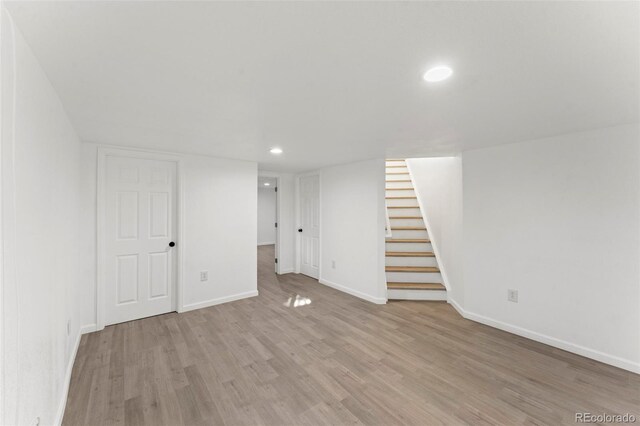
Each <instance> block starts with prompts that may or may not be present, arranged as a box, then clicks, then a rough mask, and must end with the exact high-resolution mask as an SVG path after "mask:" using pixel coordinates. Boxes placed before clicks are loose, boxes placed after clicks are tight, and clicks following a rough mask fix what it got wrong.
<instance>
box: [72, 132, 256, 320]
mask: <svg viewBox="0 0 640 426" xmlns="http://www.w3.org/2000/svg"><path fill="white" fill-rule="evenodd" d="M82 145H83V147H82V159H81V162H82V169H81V170H82V180H83V184H82V198H83V199H82V205H83V211H84V214H83V220H82V235H83V238H84V240H83V241H82V243H81V244H82V247H83V254H82V261H83V268H82V274H83V276H82V278H83V280H82V282H83V286H84V287H83V300H90V301H93V303H86V304H84V306H83V314H82V315H83V316H82V320H83V324H84V326H85V329H87V330H90V329H91V327H94V328H95V324H96V309H95V306H96V241H95V235H96V223H95V217H96V197H97V194H96V181H97V168H96V165H97V149H98V145H96V144H91V143H83V144H82ZM173 155H174V156H175V157H176V158H178V159H179V160H180V168H181V190H182V194H183V200H184V201H183V206H182V207H183V213H184V216H183V218H182V220H181V221H182V223H183V224H184V228H183V231H184V234H183V235H182V236H181V238H180V239H179V240H178V241H177V244H182V249H183V252H182V253H183V270H182V274H181V275H182V279H183V293H182V294H183V300H182V307H181V308H180V307H179V309H181V310H183V311H186V310H192V309H199V308H203V307H207V306H211V305H215V304H218V303H223V302H228V301H231V300H236V299H239V298H244V297H251V296H255V295H257V252H256V235H257V232H258V231H257V229H258V228H257V198H258V193H257V191H258V189H257V185H256V182H257V179H258V170H257V163H254V162H249V161H236V160H227V159H219V158H213V157H206V156H193V155H182V154H173ZM201 271H208V272H209V280H208V281H200V272H201Z"/></svg>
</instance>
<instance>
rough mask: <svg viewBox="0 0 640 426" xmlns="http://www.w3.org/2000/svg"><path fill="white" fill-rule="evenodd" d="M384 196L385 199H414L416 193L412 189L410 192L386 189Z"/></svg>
mask: <svg viewBox="0 0 640 426" xmlns="http://www.w3.org/2000/svg"><path fill="white" fill-rule="evenodd" d="M386 196H387V197H415V196H416V193H415V191H414V190H413V189H412V190H411V191H405V190H402V191H399V190H396V189H387V190H386Z"/></svg>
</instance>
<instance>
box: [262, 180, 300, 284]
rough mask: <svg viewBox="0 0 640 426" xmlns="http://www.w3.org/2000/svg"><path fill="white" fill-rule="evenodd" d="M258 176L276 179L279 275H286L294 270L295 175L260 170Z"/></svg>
mask: <svg viewBox="0 0 640 426" xmlns="http://www.w3.org/2000/svg"><path fill="white" fill-rule="evenodd" d="M259 174H260V176H265V177H275V178H278V192H277V199H278V203H279V211H278V215H279V218H278V229H277V231H276V232H278V233H279V239H278V247H277V250H278V253H276V256H277V257H278V265H279V273H280V274H288V273H291V272H294V270H295V250H296V247H295V243H296V235H297V231H296V230H297V226H296V220H295V203H296V199H295V192H296V186H295V181H296V178H295V175H293V174H292V173H280V172H272V171H266V170H260V172H259Z"/></svg>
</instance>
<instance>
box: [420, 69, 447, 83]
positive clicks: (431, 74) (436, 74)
mask: <svg viewBox="0 0 640 426" xmlns="http://www.w3.org/2000/svg"><path fill="white" fill-rule="evenodd" d="M451 74H453V70H452V69H451V68H449V67H447V66H444V65H441V66H438V67H433V68H431V69H430V70H429V71H427V72H425V73H424V75H423V76H422V78H424V79H425V81H428V82H429V83H435V82H438V81H442V80H446V79H447V78H449V77H451Z"/></svg>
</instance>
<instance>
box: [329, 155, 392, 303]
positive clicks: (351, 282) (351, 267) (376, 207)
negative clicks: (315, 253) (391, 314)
mask: <svg viewBox="0 0 640 426" xmlns="http://www.w3.org/2000/svg"><path fill="white" fill-rule="evenodd" d="M384 172H385V169H384V160H370V161H361V162H357V163H350V164H344V165H340V166H335V167H327V168H324V169H321V170H320V279H319V281H320V282H321V283H323V284H326V285H329V286H331V287H334V288H337V289H338V290H341V291H344V292H346V293H349V294H352V295H354V296H357V297H360V298H363V299H366V300H369V301H371V302H374V303H386V301H387V289H386V280H385V275H384V241H385V229H384V228H385V204H384V197H385V192H384V179H385V173H384ZM334 262H335V267H334Z"/></svg>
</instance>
